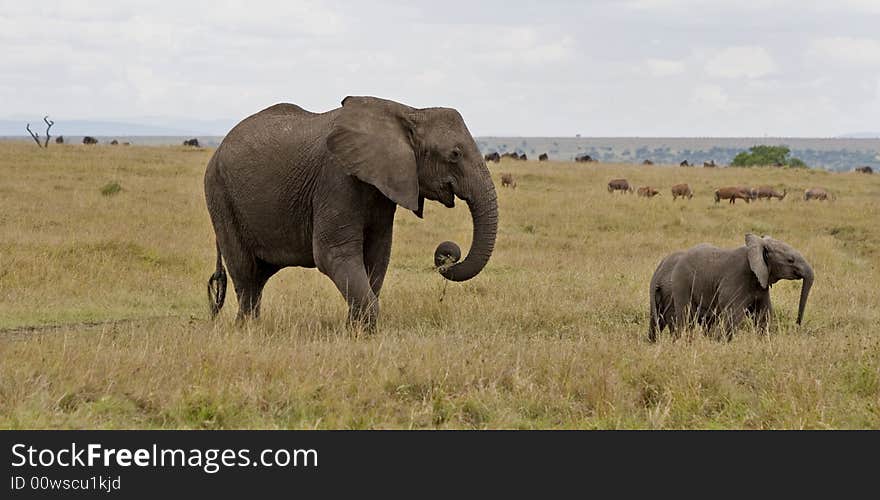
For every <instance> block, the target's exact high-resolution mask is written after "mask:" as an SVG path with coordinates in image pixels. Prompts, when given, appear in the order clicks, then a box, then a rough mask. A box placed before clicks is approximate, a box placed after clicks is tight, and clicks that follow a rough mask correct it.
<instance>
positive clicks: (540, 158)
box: [538, 153, 550, 161]
mask: <svg viewBox="0 0 880 500" xmlns="http://www.w3.org/2000/svg"><path fill="white" fill-rule="evenodd" d="M549 159H550V157H549V156H547V153H541V156H539V157H538V161H547V160H549Z"/></svg>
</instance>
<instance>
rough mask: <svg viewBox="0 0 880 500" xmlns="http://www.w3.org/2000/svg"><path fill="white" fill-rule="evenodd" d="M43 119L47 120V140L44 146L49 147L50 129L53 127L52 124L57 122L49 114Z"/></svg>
mask: <svg viewBox="0 0 880 500" xmlns="http://www.w3.org/2000/svg"><path fill="white" fill-rule="evenodd" d="M43 121H44V122H46V142H44V143H43V147H44V148H48V147H49V137H51V136H50V135H49V129H50V128H52V125H55V122H54V121H52V120H50V119H49V115H46V116H44V117H43Z"/></svg>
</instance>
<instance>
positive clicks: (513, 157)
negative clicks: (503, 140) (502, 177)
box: [501, 151, 519, 160]
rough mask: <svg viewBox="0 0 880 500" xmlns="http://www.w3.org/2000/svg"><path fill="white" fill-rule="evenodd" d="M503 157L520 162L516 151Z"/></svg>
mask: <svg viewBox="0 0 880 500" xmlns="http://www.w3.org/2000/svg"><path fill="white" fill-rule="evenodd" d="M501 157H502V158H510V159H512V160H519V155H518V154H516V151H514V152H513V153H504V154H503V155H501Z"/></svg>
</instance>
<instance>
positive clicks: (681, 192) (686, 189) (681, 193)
mask: <svg viewBox="0 0 880 500" xmlns="http://www.w3.org/2000/svg"><path fill="white" fill-rule="evenodd" d="M679 197H681V198H685V197H686V198H687V199H691V198H693V197H694V192H693V191H691V187H690V186H688V185H687V184H676V185H674V186H672V201H675V200H676V199H677V198H679Z"/></svg>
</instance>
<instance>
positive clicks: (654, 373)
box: [0, 143, 880, 428]
mask: <svg viewBox="0 0 880 500" xmlns="http://www.w3.org/2000/svg"><path fill="white" fill-rule="evenodd" d="M209 155H210V151H208V150H201V151H194V150H190V149H184V148H172V147H169V148H162V147H155V148H151V147H146V148H141V147H130V148H123V147H116V148H114V147H110V146H97V147H85V146H73V145H71V146H63V147H57V146H50V148H49V149H48V150H38V149H36V147H35V146H33V145H28V144H26V143H20V144H19V143H0V427H2V428H435V427H438V428H486V427H488V428H716V427H717V428H880V336H878V332H877V325H878V324H880V312H878V305H880V300H878V298H880V297H878V295H880V294H878V291H877V289H878V287H877V283H880V271H878V268H877V261H878V253H880V252H878V245H880V226H878V215H880V177H878V176H867V175H860V174H829V173H825V172H819V171H801V170H777V169H699V168H679V167H656V166H655V167H643V166H631V165H603V164H599V165H596V164H574V163H554V162H549V163H540V164H539V163H538V162H527V163H520V162H507V161H506V162H504V163H502V164H500V165H494V164H492V165H491V166H490V168H491V169H492V170H493V176H494V177H495V180H496V185H499V188H498V191H499V203H500V216H501V220H500V229H499V234H498V241H497V246H496V252H495V254H494V256H493V258H492V260H491V261H490V264H489V266H488V267H487V268H486V270H485V271H484V272H483V273H482V274H481V275H479V276H478V277H477V278H475V279H474V280H471V281H469V282H466V283H461V284H456V283H448V284H447V283H444V281H443V279H442V278H441V277H440V276H439V275H438V274H437V273H436V272H435V271H433V270H432V269H431V261H432V255H433V250H434V247H435V246H436V244H437V243H439V242H440V241H442V240H446V239H451V240H453V241H457V242H459V243H460V244H461V246H462V248H465V247H466V245H467V244H469V235H470V231H471V227H470V220H469V217H468V214H467V211H466V208H465V207H461V206H459V207H456V208H455V209H452V210H449V209H445V208H443V207H442V206H440V205H439V204H436V203H432V204H429V206H427V207H426V214H425V220H419V219H417V218H416V217H415V216H414V215H413V214H411V213H409V212H407V211H403V210H401V211H398V215H397V220H396V223H395V235H394V249H393V254H392V259H391V266H390V270H389V273H388V276H387V278H386V281H385V288H384V290H383V293H382V298H381V302H382V313H381V318H380V328H379V331H378V333H376V334H375V335H372V336H369V337H357V336H355V335H352V333H351V332H350V331H348V330H347V329H346V328H345V327H344V317H345V304H344V301H343V299H342V298H341V297H340V296H339V294H338V292H337V291H336V290H335V288H334V287H333V286H332V284H331V282H330V281H329V280H328V279H327V278H325V277H324V276H322V275H321V274H320V273H318V272H317V271H315V270H305V269H288V270H285V271H283V272H281V273H280V274H279V275H278V276H276V277H275V278H273V279H272V280H271V281H270V283H269V285H268V287H267V290H266V292H265V295H264V306H263V318H262V319H261V320H260V321H259V322H256V323H251V324H246V325H244V326H236V325H235V324H234V322H233V321H232V318H233V316H234V312H235V309H236V303H235V298H234V294H233V293H232V288H231V286H230V297H229V298H228V299H227V304H226V307H225V308H224V310H223V313H222V317H221V319H220V320H219V321H217V322H211V321H210V320H208V309H207V297H206V292H205V282H206V280H207V278H208V276H209V275H210V273H211V272H212V271H213V262H214V244H213V233H212V231H211V229H210V223H209V219H208V215H207V211H206V209H205V207H204V196H203V192H202V174H203V172H204V167H205V164H206V162H207V160H208V158H209ZM501 172H511V173H513V174H514V175H515V176H516V179H517V184H518V187H517V189H516V190H511V189H502V188H500V182H499V179H500V175H501ZM614 177H626V178H627V179H629V181H630V183H631V184H632V185H633V186H634V187H638V186H642V185H651V186H654V187H657V188H659V189H660V190H661V192H662V195H661V196H658V197H655V198H653V199H650V200H647V199H643V198H638V197H636V196H634V195H621V194H614V195H612V194H609V193H608V192H607V191H606V187H605V185H606V183H607V181H608V180H609V179H611V178H614ZM113 182H116V183H118V184H119V186H121V188H122V190H121V191H119V192H117V193H116V194H106V195H105V194H102V188H104V187H106V186H107V185H108V184H111V183H113ZM679 182H687V183H689V184H690V185H691V187H692V188H693V189H694V192H695V197H694V199H693V200H690V201H682V200H679V201H676V202H674V203H673V202H672V200H671V196H670V193H669V187H670V186H671V185H673V184H676V183H679ZM738 184H771V185H775V186H778V187H779V188H782V187H787V188H788V189H789V191H790V195H789V197H787V198H786V199H785V200H784V201H783V202H777V201H775V200H774V201H772V202H761V203H752V204H749V205H747V204H745V203H742V202H738V203H737V204H736V205H735V206H730V205H728V204H726V203H722V204H719V205H716V204H715V203H714V202H713V200H712V191H713V190H714V188H715V187H718V186H723V185H738ZM812 186H825V187H827V188H829V189H830V190H831V191H833V192H835V193H836V194H837V196H838V198H837V201H835V202H832V203H819V202H810V203H805V202H803V201H801V200H800V192H801V191H802V189H803V188H806V187H812ZM111 191H112V189H111ZM749 231H752V232H756V233H762V234H770V235H772V236H774V237H776V238H779V239H781V240H783V241H786V242H788V243H790V244H792V245H793V246H795V247H796V248H798V249H800V250H801V251H802V253H803V254H804V255H805V256H806V257H807V258H808V260H810V261H811V263H812V264H813V266H814V269H815V271H816V284H815V286H814V287H813V293H812V297H811V300H810V302H809V303H808V305H807V311H806V319H805V324H804V326H803V327H801V328H797V327H796V326H795V325H794V315H795V312H796V311H795V309H796V303H797V294H798V291H799V286H800V283H799V282H780V283H779V284H777V285H776V286H775V287H774V289H773V291H772V296H773V299H774V303H775V306H776V314H775V320H776V321H775V324H774V327H773V328H772V331H771V334H770V335H769V336H766V337H765V336H760V335H758V334H756V333H755V332H753V331H750V330H749V329H748V328H743V329H742V330H740V331H739V332H738V334H737V335H736V337H735V338H734V340H733V342H731V343H726V342H717V341H714V340H711V339H708V338H704V337H701V336H699V335H697V336H691V337H689V338H684V339H682V340H679V341H677V342H672V341H671V340H670V339H669V336H668V335H664V336H663V337H662V338H661V341H660V342H659V343H658V344H656V345H652V344H649V343H648V342H647V341H646V340H645V337H646V330H647V313H648V292H647V288H648V282H649V280H650V277H651V273H652V272H653V270H654V268H655V266H656V264H657V263H658V262H659V260H660V259H661V258H662V257H663V256H664V255H666V254H667V253H669V252H671V251H673V250H677V249H681V248H686V247H689V246H692V245H694V244H697V243H701V242H711V243H714V244H717V245H720V246H736V245H741V244H742V242H743V235H744V233H746V232H749ZM441 299H442V300H441ZM51 325H56V326H51ZM32 327H36V328H32Z"/></svg>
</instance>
